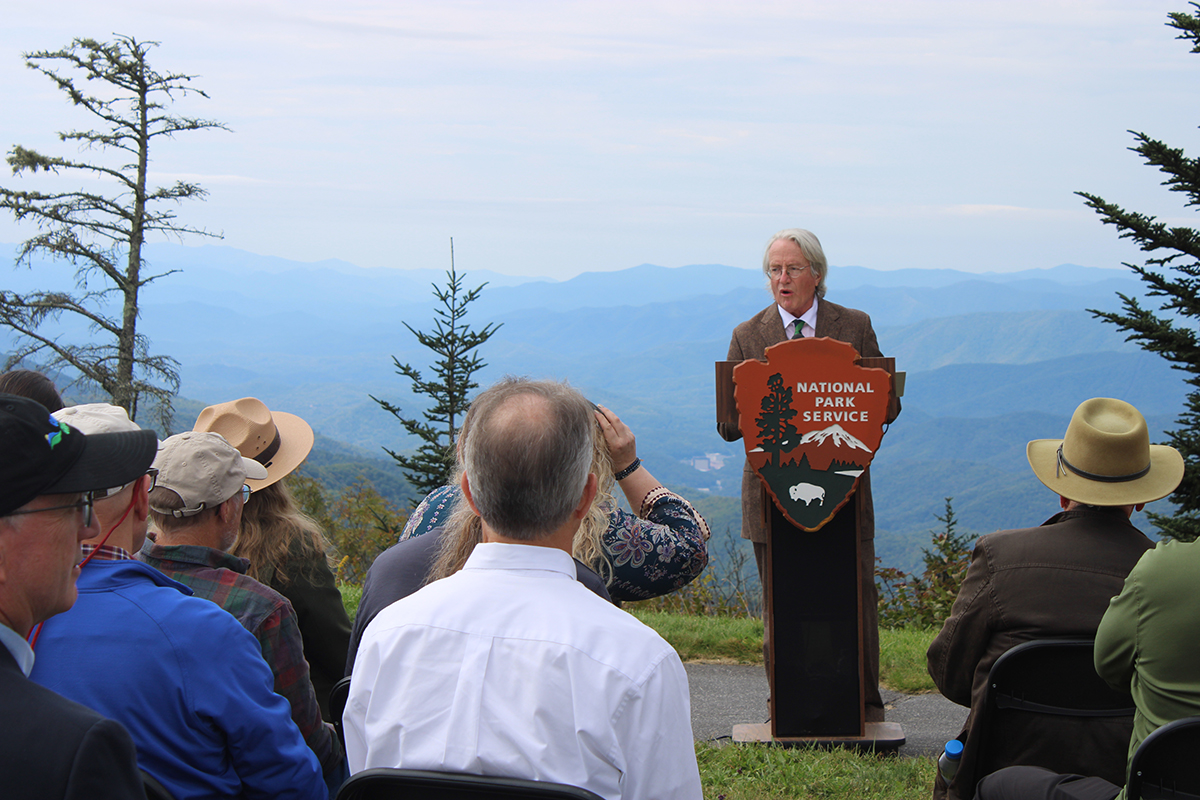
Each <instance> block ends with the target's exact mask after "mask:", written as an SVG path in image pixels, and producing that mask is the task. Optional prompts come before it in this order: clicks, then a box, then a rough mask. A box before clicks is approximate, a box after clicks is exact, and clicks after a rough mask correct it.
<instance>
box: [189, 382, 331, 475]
mask: <svg viewBox="0 0 1200 800" xmlns="http://www.w3.org/2000/svg"><path fill="white" fill-rule="evenodd" d="M193 430H197V431H213V432H214V433H219V434H221V435H222V436H224V437H225V440H226V441H228V442H229V443H230V444H231V445H233V446H234V447H236V448H237V450H238V452H239V453H241V454H242V455H243V456H245V457H246V458H252V459H254V460H255V461H257V462H258V463H260V464H262V465H263V466H264V467H266V468H267V477H266V478H265V479H263V480H255V479H253V478H247V479H246V483H247V484H248V485H249V486H250V488H251V489H252V490H253V491H256V492H257V491H258V490H259V489H264V488H266V487H268V486H270V485H271V484H273V483H275V482H276V481H278V480H280V479H281V478H283V477H284V476H285V475H287V474H288V473H290V472H291V471H292V470H294V469H295V468H296V467H298V466H300V463H301V462H302V461H304V459H305V458H307V457H308V453H309V451H310V450H312V446H313V429H312V427H310V426H309V424H308V423H307V422H305V421H304V420H302V419H300V417H297V416H296V415H295V414H287V413H284V412H282V411H271V410H270V409H269V408H267V406H266V404H265V403H263V401H261V400H259V399H257V398H255V397H243V398H241V399H240V400H232V401H230V402H228V403H219V404H217V405H215V406H209V407H208V408H206V409H204V410H203V411H201V412H200V416H199V417H198V418H197V419H196V425H195V426H194V427H193Z"/></svg>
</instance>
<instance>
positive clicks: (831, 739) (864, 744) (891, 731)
mask: <svg viewBox="0 0 1200 800" xmlns="http://www.w3.org/2000/svg"><path fill="white" fill-rule="evenodd" d="M865 727H866V733H865V734H864V735H862V736H784V737H780V738H778V739H776V738H772V736H771V723H769V722H760V723H746V724H743V725H734V726H733V741H735V742H737V743H739V744H745V743H748V742H769V743H771V744H778V745H783V746H784V747H797V746H801V745H807V744H811V745H817V746H818V747H853V748H855V749H858V750H899V749H900V747H901V746H902V745H903V744H904V742H905V737H904V728H903V727H902V726H901V725H900V723H899V722H868V723H866V725H865Z"/></svg>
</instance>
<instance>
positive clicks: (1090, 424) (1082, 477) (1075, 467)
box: [1025, 397, 1183, 506]
mask: <svg viewBox="0 0 1200 800" xmlns="http://www.w3.org/2000/svg"><path fill="white" fill-rule="evenodd" d="M1025 455H1026V456H1027V457H1028V458H1029V465H1030V466H1031V467H1033V473H1034V474H1035V475H1037V477H1038V480H1040V481H1041V482H1042V483H1044V484H1046V486H1047V487H1049V488H1050V489H1051V490H1053V491H1055V492H1057V493H1058V494H1060V495H1062V496H1063V497H1065V498H1067V499H1068V500H1074V501H1076V502H1078V503H1084V504H1086V505H1090V506H1129V505H1137V504H1138V503H1149V502H1151V501H1153V500H1159V499H1161V498H1163V497H1166V496H1167V495H1169V494H1170V493H1171V492H1173V491H1175V487H1176V486H1178V485H1179V482H1180V481H1181V480H1183V456H1181V455H1180V454H1179V451H1178V450H1176V449H1175V448H1174V447H1168V446H1167V445H1163V444H1150V434H1149V432H1148V431H1147V430H1146V420H1145V418H1144V417H1142V415H1141V413H1139V412H1138V410H1137V409H1136V408H1134V407H1133V406H1131V405H1129V403H1126V402H1125V401H1123V400H1114V399H1112V398H1110V397H1093V398H1092V399H1091V400H1085V401H1083V402H1082V403H1080V404H1079V408H1077V409H1075V414H1074V415H1072V417H1071V424H1069V425H1068V426H1067V435H1066V436H1065V437H1063V438H1062V439H1035V440H1034V441H1032V442H1030V443H1029V444H1028V446H1026V448H1025Z"/></svg>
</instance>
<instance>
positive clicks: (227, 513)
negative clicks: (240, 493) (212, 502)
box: [217, 494, 237, 523]
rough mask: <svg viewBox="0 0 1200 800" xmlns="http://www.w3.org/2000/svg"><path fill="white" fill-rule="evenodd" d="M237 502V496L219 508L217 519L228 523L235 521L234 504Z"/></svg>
mask: <svg viewBox="0 0 1200 800" xmlns="http://www.w3.org/2000/svg"><path fill="white" fill-rule="evenodd" d="M236 502H237V495H236V494H235V495H234V496H233V497H231V498H229V499H228V500H226V501H225V502H224V503H221V505H219V506H217V519H219V520H221V522H224V523H228V522H230V521H232V520H233V515H234V514H235V513H236V510H235V509H234V506H233V504H234V503H236Z"/></svg>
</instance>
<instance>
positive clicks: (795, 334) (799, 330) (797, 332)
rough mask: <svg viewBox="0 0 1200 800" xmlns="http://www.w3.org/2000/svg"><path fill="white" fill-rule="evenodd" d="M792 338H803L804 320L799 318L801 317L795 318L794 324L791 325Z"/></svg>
mask: <svg viewBox="0 0 1200 800" xmlns="http://www.w3.org/2000/svg"><path fill="white" fill-rule="evenodd" d="M792 338H793V339H803V338H804V321H803V320H801V319H797V320H796V324H795V325H794V326H793V331H792Z"/></svg>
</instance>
